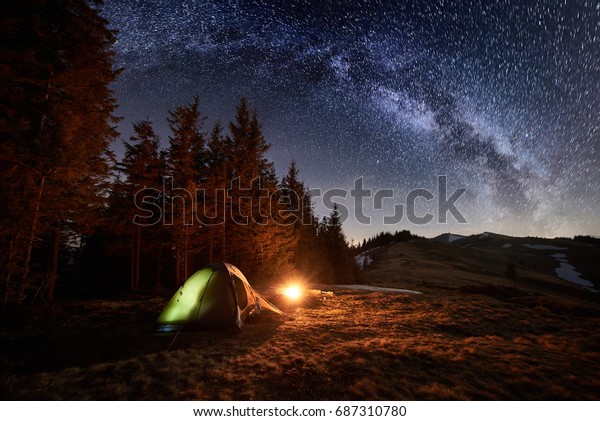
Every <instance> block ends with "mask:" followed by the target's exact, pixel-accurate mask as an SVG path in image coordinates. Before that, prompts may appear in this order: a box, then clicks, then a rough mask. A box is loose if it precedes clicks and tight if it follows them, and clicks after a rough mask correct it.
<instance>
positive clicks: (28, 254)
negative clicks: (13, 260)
mask: <svg viewBox="0 0 600 421" xmlns="http://www.w3.org/2000/svg"><path fill="white" fill-rule="evenodd" d="M45 182H46V176H45V175H43V176H42V178H41V179H40V185H39V186H38V191H37V195H36V198H35V202H34V205H33V218H32V221H31V231H30V232H29V239H28V241H27V250H26V252H25V263H24V264H23V279H21V288H20V292H19V297H18V301H19V302H21V301H23V300H24V299H25V290H26V288H27V278H28V277H29V265H30V263H31V252H32V250H33V241H34V239H35V234H36V231H37V226H38V222H39V219H40V206H41V203H42V196H43V193H44V183H45Z"/></svg>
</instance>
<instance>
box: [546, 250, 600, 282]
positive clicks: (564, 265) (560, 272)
mask: <svg viewBox="0 0 600 421" xmlns="http://www.w3.org/2000/svg"><path fill="white" fill-rule="evenodd" d="M550 257H553V258H555V259H556V260H558V261H559V263H560V266H559V267H557V268H556V269H554V271H555V272H556V276H558V277H559V278H560V279H564V280H565V281H568V282H572V283H574V284H577V285H581V286H582V287H585V288H587V289H589V290H590V291H592V292H598V290H597V289H595V288H593V287H594V284H593V283H591V282H590V281H588V280H587V279H583V278H582V277H581V273H579V272H577V270H575V266H573V265H572V264H570V263H569V261H568V260H567V255H566V254H564V253H556V254H552V255H551V256H550Z"/></svg>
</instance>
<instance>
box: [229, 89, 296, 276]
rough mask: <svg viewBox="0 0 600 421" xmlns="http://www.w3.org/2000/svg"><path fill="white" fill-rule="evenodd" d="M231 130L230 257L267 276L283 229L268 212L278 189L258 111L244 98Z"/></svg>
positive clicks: (271, 268)
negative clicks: (272, 196) (251, 107)
mask: <svg viewBox="0 0 600 421" xmlns="http://www.w3.org/2000/svg"><path fill="white" fill-rule="evenodd" d="M229 130H230V132H231V157H232V171H231V176H232V178H231V183H230V189H229V197H230V199H231V202H230V204H231V206H230V210H231V216H232V221H231V223H229V224H228V227H227V237H228V240H229V242H230V246H231V247H230V250H231V253H230V254H229V256H230V257H231V259H232V260H233V261H234V262H235V263H237V264H238V265H240V266H242V267H244V268H245V271H246V272H248V273H250V274H258V275H260V276H261V277H266V276H269V275H270V273H268V272H272V271H274V270H276V267H277V265H276V264H275V256H276V254H277V252H278V249H279V246H280V245H281V243H282V241H284V240H283V238H282V235H281V233H282V230H281V227H280V226H279V225H278V224H276V223H274V221H273V219H272V218H271V215H276V209H272V208H271V207H270V206H271V205H272V204H273V202H271V201H270V198H271V195H273V194H274V193H275V191H276V189H277V179H276V177H275V172H274V167H273V163H272V162H270V161H269V160H268V159H267V158H266V153H267V151H268V150H269V147H270V145H269V144H268V143H267V142H266V141H265V139H264V137H263V134H262V129H261V127H260V123H259V121H258V113H257V112H256V110H254V111H253V112H252V113H250V110H249V109H248V104H247V101H246V98H242V99H241V100H240V104H239V106H238V107H237V112H236V119H235V122H232V123H230V124H229Z"/></svg>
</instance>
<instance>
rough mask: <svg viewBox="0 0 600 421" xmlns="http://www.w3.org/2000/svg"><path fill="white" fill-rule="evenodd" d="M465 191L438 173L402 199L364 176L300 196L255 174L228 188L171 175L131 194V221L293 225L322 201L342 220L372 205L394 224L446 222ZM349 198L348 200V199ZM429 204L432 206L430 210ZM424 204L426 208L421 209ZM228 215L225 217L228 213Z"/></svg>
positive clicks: (369, 219) (360, 217)
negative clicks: (433, 184)
mask: <svg viewBox="0 0 600 421" xmlns="http://www.w3.org/2000/svg"><path fill="white" fill-rule="evenodd" d="M465 192H466V189H464V188H456V189H454V190H453V191H452V193H451V194H450V195H449V193H448V180H447V176H445V175H438V176H437V188H436V189H435V190H434V191H432V190H430V189H426V188H415V189H412V190H410V191H409V192H408V193H406V195H405V197H404V200H403V201H402V200H399V199H400V198H399V197H397V196H396V194H395V191H394V189H378V190H374V189H365V188H364V185H363V178H362V177H360V178H357V179H356V180H354V186H353V187H352V188H351V189H349V190H348V189H342V188H332V189H327V190H322V189H318V188H317V189H311V190H310V191H309V195H308V196H303V197H300V196H299V195H298V194H297V193H296V192H295V191H294V190H290V189H285V188H281V187H279V188H277V189H274V190H273V189H271V190H269V189H267V188H264V187H263V186H261V184H260V179H258V178H257V179H255V180H252V182H251V183H250V185H249V186H243V185H242V183H241V180H240V179H239V178H235V179H233V180H231V182H230V183H229V185H228V187H227V188H214V189H196V190H194V191H193V192H192V191H189V190H187V189H183V188H179V187H174V181H173V178H172V177H164V178H163V185H162V189H156V188H145V189H141V190H139V191H138V192H137V193H136V194H135V196H134V203H135V206H136V207H137V209H138V212H137V213H136V215H135V216H134V218H133V223H134V224H136V225H141V226H151V225H157V224H163V225H173V224H174V222H175V221H176V220H177V221H183V224H184V225H195V224H200V225H203V226H214V225H220V224H224V223H226V221H233V222H234V223H235V224H239V225H248V224H250V223H254V224H259V225H268V224H278V225H293V224H296V223H297V222H298V221H300V222H301V223H302V224H306V225H310V224H312V223H313V221H312V218H311V217H310V216H311V215H310V213H308V212H303V209H307V207H309V206H312V205H313V204H315V205H319V204H320V205H321V207H324V208H325V209H327V210H329V211H333V210H334V208H336V209H337V210H338V212H339V216H340V220H341V222H344V221H346V220H347V219H348V218H349V217H351V216H352V217H353V218H354V219H355V220H356V222H358V223H359V224H363V225H370V224H372V223H374V222H380V221H374V220H373V219H374V216H372V215H370V214H371V213H373V211H382V212H383V213H384V215H382V216H381V217H382V218H383V224H384V225H397V224H399V223H400V222H401V221H403V220H404V218H406V219H407V220H408V222H410V223H412V224H414V225H427V224H429V223H431V222H433V221H434V220H436V216H437V223H439V224H445V223H447V222H448V216H449V215H450V217H452V218H454V220H455V221H456V222H458V223H459V224H466V223H467V220H466V219H465V217H464V216H463V214H462V213H461V212H460V210H459V203H458V202H459V200H460V198H461V197H462V195H463V194H464V193H465ZM348 202H350V203H348ZM432 207H434V208H435V211H434V212H433V213H432V212H431V211H430V210H431V208H432ZM423 208H426V209H423ZM228 215H229V218H228Z"/></svg>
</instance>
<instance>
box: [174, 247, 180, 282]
mask: <svg viewBox="0 0 600 421" xmlns="http://www.w3.org/2000/svg"><path fill="white" fill-rule="evenodd" d="M175 281H176V282H177V285H181V251H180V248H179V246H177V247H175Z"/></svg>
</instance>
